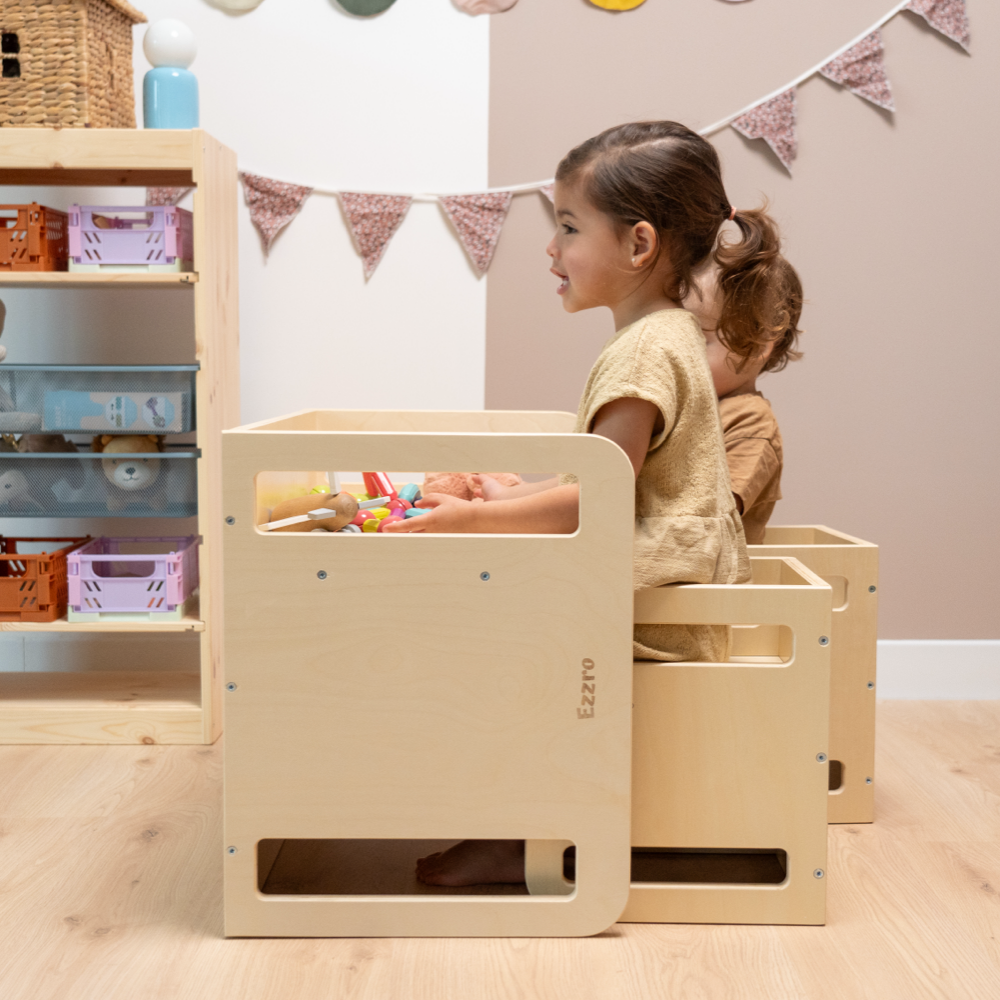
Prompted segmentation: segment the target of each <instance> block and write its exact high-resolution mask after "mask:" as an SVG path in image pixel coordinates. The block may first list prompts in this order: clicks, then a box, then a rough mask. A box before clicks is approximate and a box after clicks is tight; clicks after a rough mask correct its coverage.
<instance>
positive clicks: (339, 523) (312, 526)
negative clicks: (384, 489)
mask: <svg viewBox="0 0 1000 1000" xmlns="http://www.w3.org/2000/svg"><path fill="white" fill-rule="evenodd" d="M319 495H320V496H324V497H325V499H323V500H317V494H315V493H307V494H306V495H305V496H301V497H292V499H290V500H282V502H281V503H279V504H278V505H277V506H276V507H275V508H274V509H273V510H272V511H271V517H270V519H269V520H268V521H267V522H265V523H264V524H262V525H260V527H261V528H262V529H263V530H264V531H316V530H317V529H321V530H323V531H340V529H341V528H343V527H345V526H346V525H348V524H350V523H352V522H353V521H355V520H356V519H357V518H358V517H359V516H360V514H362V513H363V514H367V515H368V517H367V518H362V520H363V521H365V523H368V522H372V523H374V524H375V525H376V527H377V526H378V520H379V519H378V518H377V517H376V516H375V514H374V512H373V511H372V510H371V509H370V508H372V507H379V509H385V508H382V507H381V506H380V505H381V504H383V503H385V501H386V500H387V499H388V498H387V497H376V498H375V499H374V500H363V501H361V502H360V503H359V502H358V501H357V500H356V499H355V498H354V497H353V496H351V494H350V493H335V494H333V496H330V495H328V494H319ZM331 514H332V516H331ZM371 530H374V529H371Z"/></svg>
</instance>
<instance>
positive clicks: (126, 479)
mask: <svg viewBox="0 0 1000 1000" xmlns="http://www.w3.org/2000/svg"><path fill="white" fill-rule="evenodd" d="M91 451H96V452H101V453H102V454H105V455H109V456H114V455H126V454H127V455H130V456H135V455H137V454H142V455H145V454H149V455H157V454H159V453H160V452H161V451H163V435H162V434H102V435H99V436H98V437H95V438H94V440H93V443H92V444H91ZM160 464H161V463H160V459H158V458H135V457H129V458H114V457H110V458H105V459H102V461H101V468H102V469H103V471H104V478H105V479H106V480H107V483H106V484H105V485H106V487H107V502H108V510H109V511H120V510H123V509H124V508H125V507H126V506H127V505H128V504H130V503H146V504H148V505H149V506H150V507H152V508H153V510H163V509H164V508H165V507H166V506H167V500H166V488H165V485H164V483H163V481H162V479H161V477H160ZM157 483H159V486H158V487H157Z"/></svg>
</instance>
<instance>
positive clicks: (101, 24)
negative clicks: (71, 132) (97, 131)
mask: <svg viewBox="0 0 1000 1000" xmlns="http://www.w3.org/2000/svg"><path fill="white" fill-rule="evenodd" d="M145 20H146V16H145V15H144V14H142V13H141V12H140V11H138V10H136V9H135V8H134V7H132V6H131V5H130V4H128V3H126V2H125V0H49V2H47V3H46V2H42V0H3V2H2V3H0V31H2V35H3V39H2V49H3V52H2V58H3V74H2V76H0V126H4V125H5V126H17V127H21V128H23V127H25V126H33V125H34V126H53V125H59V126H80V127H85V128H135V98H134V94H133V86H132V25H133V24H138V23H140V22H143V21H145Z"/></svg>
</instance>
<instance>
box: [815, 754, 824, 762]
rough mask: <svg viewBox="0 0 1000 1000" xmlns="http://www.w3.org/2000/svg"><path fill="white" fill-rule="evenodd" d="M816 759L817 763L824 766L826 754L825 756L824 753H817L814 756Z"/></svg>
mask: <svg viewBox="0 0 1000 1000" xmlns="http://www.w3.org/2000/svg"><path fill="white" fill-rule="evenodd" d="M816 759H817V760H818V761H819V762H820V763H821V764H825V763H826V754H825V753H818V754H816Z"/></svg>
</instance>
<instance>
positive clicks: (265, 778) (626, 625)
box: [223, 410, 818, 937]
mask: <svg viewBox="0 0 1000 1000" xmlns="http://www.w3.org/2000/svg"><path fill="white" fill-rule="evenodd" d="M571 426H572V417H571V415H566V414H548V413H491V412H485V413H484V412H474V413H434V412H368V411H334V410H319V411H308V412H303V413H300V414H296V415H293V416H291V417H287V418H284V419H281V420H273V421H266V422H263V423H259V424H252V425H249V426H246V427H240V428H237V429H236V430H232V431H227V432H226V433H225V434H224V435H223V458H224V484H223V498H224V515H225V519H226V525H227V527H226V528H225V531H224V541H225V549H224V554H225V560H224V573H225V588H224V593H225V665H226V666H225V670H226V688H227V695H226V762H225V798H224V810H225V850H226V857H225V862H224V864H225V917H226V933H227V934H228V935H238V936H294V937H309V936H332V935H338V936H340V935H344V936H357V937H368V936H409V935H419V936H444V935H446V936H533V937H534V936H538V937H541V936H551V935H560V936H567V935H587V934H594V933H597V932H599V931H602V930H604V929H605V928H606V927H608V926H609V925H610V924H612V923H614V921H615V920H616V919H617V918H618V916H619V914H620V913H621V911H622V908H623V906H624V905H625V902H626V897H627V895H628V883H629V863H630V841H629V787H630V777H631V770H630V767H631V760H630V754H631V744H630V720H631V702H632V677H631V670H630V669H629V665H630V663H631V632H632V611H633V608H632V583H631V581H632V511H633V503H634V499H633V496H634V484H633V474H632V469H631V466H630V464H629V462H628V460H627V458H626V457H625V455H624V454H623V453H622V452H621V451H620V449H618V448H617V447H616V446H615V445H613V444H612V443H611V442H609V441H607V440H604V439H602V438H599V437H595V436H591V435H574V434H570V433H567V432H568V431H569V430H570V428H571ZM430 468H438V469H442V468H449V469H470V470H471V469H513V470H517V471H519V472H526V473H531V472H557V471H566V472H575V473H576V474H577V475H578V476H579V479H580V484H581V508H580V529H579V531H578V532H577V533H575V534H573V535H502V536H496V535H492V536H475V535H471V536H470V535H420V534H410V535H382V534H372V535H367V534H353V535H352V534H330V533H322V534H308V533H301V534H300V533H277V534H276V533H271V534H267V533H265V532H262V531H260V530H259V529H258V527H257V525H258V524H259V523H260V520H259V513H258V511H257V506H256V504H257V500H256V494H257V493H258V492H260V491H263V492H265V493H266V492H267V490H268V489H269V488H270V487H271V486H272V485H273V483H271V479H272V478H274V477H277V478H278V479H279V480H280V479H281V478H282V477H285V478H286V479H287V477H288V474H290V473H295V472H300V471H302V470H315V469H331V470H349V469H388V470H392V469H430ZM271 474H273V476H271ZM303 474H304V473H303ZM269 477H270V478H269ZM255 481H256V485H255ZM465 838H510V839H525V840H526V864H527V875H528V886H529V893H527V894H521V895H518V894H517V892H518V890H516V889H514V890H511V887H506V889H496V890H494V889H492V888H491V889H489V890H487V892H488V894H483V895H478V894H475V893H474V892H472V891H470V890H467V889H460V890H435V889H433V888H430V887H422V886H421V885H420V883H417V882H416V880H415V878H414V876H413V861H414V860H415V858H416V857H417V856H418V855H419V854H421V853H425V852H426V851H427V850H429V849H432V848H433V847H435V846H439V845H440V846H444V845H445V844H446V843H448V842H450V841H454V840H458V839H465ZM569 844H572V845H575V847H576V881H575V882H568V881H566V879H565V878H564V877H563V864H564V851H565V848H566V846H567V845H569ZM400 859H402V861H401V860H400ZM817 863H818V862H817ZM520 891H521V892H522V893H524V890H523V889H522V890H520Z"/></svg>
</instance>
